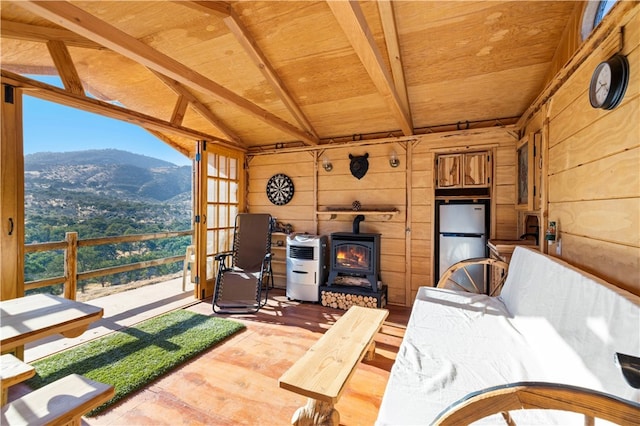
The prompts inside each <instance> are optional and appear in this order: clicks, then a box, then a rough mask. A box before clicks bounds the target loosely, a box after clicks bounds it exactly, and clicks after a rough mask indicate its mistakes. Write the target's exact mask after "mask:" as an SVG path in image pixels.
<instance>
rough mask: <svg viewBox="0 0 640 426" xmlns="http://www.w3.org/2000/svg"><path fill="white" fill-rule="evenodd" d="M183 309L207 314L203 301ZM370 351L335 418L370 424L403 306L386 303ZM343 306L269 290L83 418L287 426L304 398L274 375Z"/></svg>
mask: <svg viewBox="0 0 640 426" xmlns="http://www.w3.org/2000/svg"><path fill="white" fill-rule="evenodd" d="M189 309H191V310H193V311H196V312H199V313H202V314H206V315H214V314H213V313H212V311H211V305H210V304H208V303H200V304H197V305H194V306H192V307H190V308H189ZM387 309H389V311H390V315H389V317H388V319H387V322H386V323H385V325H384V326H383V328H382V330H381V332H380V333H378V335H377V336H376V339H375V340H376V357H375V359H374V360H373V361H364V362H362V364H361V365H360V366H359V367H358V368H357V370H356V373H355V374H354V376H353V377H352V379H351V381H350V382H349V385H348V388H347V390H346V391H345V393H344V394H343V396H342V398H341V399H340V401H339V403H338V404H337V405H336V408H337V409H338V411H339V412H340V416H341V422H340V423H341V424H342V425H372V424H373V423H374V422H375V419H376V417H377V413H378V407H379V405H380V400H381V397H382V394H383V392H384V389H385V386H386V383H387V379H388V377H389V370H390V368H391V365H392V364H393V361H394V359H395V356H396V353H397V351H398V347H399V345H400V342H401V340H402V336H403V334H404V328H405V326H406V323H407V320H408V317H409V313H410V309H409V308H403V307H398V306H387ZM343 313H344V311H340V310H336V309H331V308H325V307H322V306H320V305H317V304H311V303H297V302H293V301H289V300H287V298H286V297H285V295H284V291H283V290H277V289H276V290H272V291H271V292H270V300H269V303H268V305H267V306H266V307H264V308H263V309H261V310H260V312H258V313H257V314H255V315H227V316H225V317H228V318H233V319H236V320H238V321H241V322H243V323H244V324H245V325H246V326H247V328H246V330H244V331H242V332H240V333H239V334H237V335H235V336H234V337H232V338H230V339H228V340H226V341H225V342H223V343H222V344H221V345H219V346H216V347H214V348H212V349H210V350H209V351H207V352H205V353H203V354H202V355H200V356H198V357H197V358H196V359H194V360H192V361H190V362H189V363H187V364H185V365H183V366H182V367H180V368H178V369H177V370H175V371H173V372H172V373H170V374H168V375H167V376H165V377H163V378H161V379H159V380H157V381H156V382H154V383H152V384H151V385H149V386H147V387H146V388H145V389H143V390H142V391H140V392H138V393H136V394H135V395H133V396H130V397H129V398H127V399H126V400H124V401H123V402H122V403H120V404H118V405H116V406H114V407H112V408H111V409H109V410H108V411H105V412H104V413H103V414H102V415H100V416H98V417H93V418H85V419H84V424H89V425H92V426H93V425H95V426H97V425H168V424H171V425H176V424H189V425H200V424H201V425H239V424H246V425H287V424H290V419H291V416H292V415H293V413H294V411H295V410H296V409H297V408H298V407H299V406H301V405H304V403H305V402H306V399H305V398H304V397H302V396H300V395H297V394H295V393H292V392H289V391H286V390H283V389H280V388H279V387H278V378H279V377H280V376H281V375H282V373H284V371H286V370H287V369H288V368H289V366H290V365H291V364H293V363H294V362H295V361H296V360H297V359H298V358H299V357H300V356H302V355H303V354H304V353H305V352H306V350H307V349H308V348H309V347H310V346H311V345H312V344H313V343H314V342H315V341H316V340H317V339H318V338H319V337H320V335H321V334H322V333H324V332H325V331H326V330H327V329H328V328H329V327H330V326H331V324H333V323H334V322H335V321H336V320H337V319H338V318H339V317H340V316H341V315H342V314H343Z"/></svg>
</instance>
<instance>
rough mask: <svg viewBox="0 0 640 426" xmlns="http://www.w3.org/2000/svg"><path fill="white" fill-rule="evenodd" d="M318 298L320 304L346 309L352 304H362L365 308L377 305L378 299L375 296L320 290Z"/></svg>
mask: <svg viewBox="0 0 640 426" xmlns="http://www.w3.org/2000/svg"><path fill="white" fill-rule="evenodd" d="M320 298H321V304H322V306H330V307H332V308H334V309H343V310H347V309H349V308H350V307H351V306H352V305H357V306H364V307H366V308H377V307H378V299H377V298H376V297H375V296H366V295H361V294H348V293H334V292H331V291H322V292H321V293H320Z"/></svg>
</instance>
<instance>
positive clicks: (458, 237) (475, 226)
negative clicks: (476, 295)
mask: <svg viewBox="0 0 640 426" xmlns="http://www.w3.org/2000/svg"><path fill="white" fill-rule="evenodd" d="M437 207H438V211H437V213H438V216H437V218H436V224H437V230H436V232H437V237H438V250H437V259H436V262H437V265H438V268H437V277H438V279H439V278H440V276H441V275H442V274H443V273H444V272H445V271H446V270H447V269H448V268H449V266H451V265H453V264H454V263H456V262H459V261H461V260H465V259H470V258H474V257H486V255H487V234H488V229H487V228H488V220H487V219H488V216H487V211H488V206H487V205H486V203H484V202H464V201H456V202H453V201H452V202H450V203H445V202H438V203H437ZM467 270H468V271H469V273H470V275H471V277H472V278H473V280H474V282H476V283H477V284H478V285H479V286H480V285H481V286H482V287H481V290H482V291H483V292H484V293H486V292H487V285H486V276H485V268H484V267H483V266H482V265H474V266H472V267H470V268H468V269H467ZM453 278H454V279H455V280H456V282H457V283H458V284H460V285H462V286H463V287H465V288H468V289H469V290H473V285H472V284H471V282H470V281H469V279H468V278H467V277H466V275H465V274H464V272H461V273H460V274H456V276H454V277H453ZM438 279H437V280H436V283H437V281H438Z"/></svg>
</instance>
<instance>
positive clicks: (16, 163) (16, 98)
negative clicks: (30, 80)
mask: <svg viewBox="0 0 640 426" xmlns="http://www.w3.org/2000/svg"><path fill="white" fill-rule="evenodd" d="M0 116H1V117H2V119H1V120H0V125H1V127H2V137H0V175H1V176H2V187H0V300H8V299H13V298H16V297H21V296H24V157H23V149H22V90H21V89H18V88H16V87H13V86H10V85H8V84H2V92H1V93H0Z"/></svg>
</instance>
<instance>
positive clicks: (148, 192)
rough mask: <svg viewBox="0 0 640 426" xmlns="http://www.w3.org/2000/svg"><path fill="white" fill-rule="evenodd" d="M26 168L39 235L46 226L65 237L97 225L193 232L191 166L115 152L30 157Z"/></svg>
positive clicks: (32, 220) (28, 205)
mask: <svg viewBox="0 0 640 426" xmlns="http://www.w3.org/2000/svg"><path fill="white" fill-rule="evenodd" d="M24 166H25V173H24V176H25V216H26V221H27V227H28V228H29V225H31V226H32V230H33V232H34V233H35V234H38V233H39V232H40V230H41V228H46V226H47V224H56V226H57V227H58V228H56V230H57V232H61V229H63V228H65V227H66V228H69V227H74V226H75V224H82V223H89V222H92V223H93V222H94V221H96V220H97V221H107V222H109V223H113V224H114V226H116V225H123V224H125V223H126V224H128V225H127V226H128V227H129V228H130V230H129V231H127V232H136V233H138V231H140V232H149V229H151V228H153V229H157V230H165V231H168V230H182V229H189V227H190V226H191V210H192V205H191V179H192V172H191V167H190V166H176V165H175V164H172V163H169V162H166V161H163V160H159V159H156V158H152V157H147V156H144V155H138V154H133V153H130V152H126V151H120V150H115V149H106V150H88V151H75V152H65V153H52V152H42V153H35V154H29V155H26V156H25V164H24ZM36 228H37V229H36ZM69 230H70V229H69ZM134 230H135V231H134ZM123 232H124V231H123ZM152 232H155V231H152ZM28 234H29V233H28ZM81 237H84V238H86V237H87V236H86V235H85V236H81ZM34 238H35V237H34ZM37 239H38V240H40V241H46V239H42V236H39V237H37Z"/></svg>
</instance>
